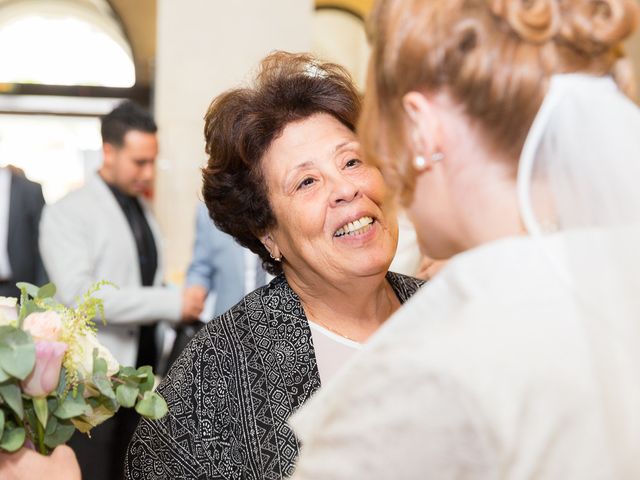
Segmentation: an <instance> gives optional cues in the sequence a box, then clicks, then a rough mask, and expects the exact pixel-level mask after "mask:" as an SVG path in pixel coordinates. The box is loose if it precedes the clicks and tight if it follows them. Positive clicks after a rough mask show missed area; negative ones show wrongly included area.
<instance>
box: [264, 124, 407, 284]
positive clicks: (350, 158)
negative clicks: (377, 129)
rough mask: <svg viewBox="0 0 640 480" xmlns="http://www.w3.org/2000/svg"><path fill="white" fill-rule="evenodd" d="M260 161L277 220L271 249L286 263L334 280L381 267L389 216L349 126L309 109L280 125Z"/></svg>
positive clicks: (377, 179)
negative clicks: (309, 113) (307, 114)
mask: <svg viewBox="0 0 640 480" xmlns="http://www.w3.org/2000/svg"><path fill="white" fill-rule="evenodd" d="M262 161H263V171H264V176H265V180H266V182H267V186H268V190H269V201H270V203H271V206H272V208H273V212H274V214H275V217H276V222H277V227H276V228H275V229H274V230H273V231H271V232H270V236H271V241H272V253H274V254H275V255H282V256H283V257H284V259H285V261H286V265H287V267H288V268H291V269H292V270H294V271H295V272H299V273H302V272H303V271H311V272H314V273H315V274H316V275H318V276H320V277H322V278H325V279H329V280H331V279H332V278H335V279H336V280H337V281H339V279H340V278H344V277H345V276H369V275H375V274H377V273H381V272H386V271H387V268H388V267H389V264H390V263H391V260H392V258H393V255H394V254H395V250H396V245H397V240H398V225H397V220H396V217H395V213H394V212H393V211H390V210H389V209H388V208H387V204H388V202H387V189H386V187H385V184H384V181H383V179H382V175H381V174H380V172H379V171H378V169H376V168H375V167H372V166H370V165H367V164H365V163H364V162H363V161H362V160H361V159H360V152H359V144H358V141H357V139H356V136H355V134H354V133H353V132H352V131H351V130H349V129H348V128H347V127H345V126H344V125H343V124H342V123H340V122H339V121H338V120H336V119H335V118H334V117H332V116H331V115H328V114H316V115H314V116H312V117H309V118H307V119H305V120H301V121H299V122H294V123H291V124H289V125H287V127H286V128H285V129H284V131H283V132H282V135H281V136H279V137H278V138H276V139H275V140H274V141H273V143H272V144H271V146H270V148H269V150H268V151H267V153H266V154H265V156H264V157H263V160H262ZM274 250H275V251H274ZM285 271H286V270H285Z"/></svg>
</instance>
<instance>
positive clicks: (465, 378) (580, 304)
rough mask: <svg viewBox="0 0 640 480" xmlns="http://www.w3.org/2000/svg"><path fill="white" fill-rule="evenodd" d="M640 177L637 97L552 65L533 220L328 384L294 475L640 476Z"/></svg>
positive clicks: (485, 251) (440, 279)
mask: <svg viewBox="0 0 640 480" xmlns="http://www.w3.org/2000/svg"><path fill="white" fill-rule="evenodd" d="M639 182H640V110H639V109H638V107H637V106H636V105H634V104H633V103H632V102H631V101H630V100H629V99H628V98H626V97H625V96H624V95H623V94H622V93H621V92H620V91H619V90H618V88H617V86H616V84H615V83H614V82H613V81H612V79H610V78H607V77H591V76H588V75H579V74H569V75H557V76H554V77H552V79H551V82H550V85H549V89H548V91H547V94H546V96H545V100H544V102H543V104H542V106H541V108H540V110H539V112H538V115H537V116H536V119H535V121H534V123H533V125H532V127H531V130H530V131H529V135H528V137H527V141H526V142H525V145H524V148H523V151H522V155H521V158H520V162H519V171H518V199H519V204H520V212H521V216H522V219H523V222H524V224H525V226H526V228H527V231H528V232H529V235H527V236H521V237H514V238H506V239H502V240H499V241H496V242H493V243H490V244H486V245H483V246H480V247H477V248H475V249H473V250H470V251H467V252H465V253H462V254H460V255H457V256H456V257H454V258H453V259H452V260H451V262H450V263H449V264H448V265H447V266H446V267H445V268H444V269H443V270H442V271H441V272H440V273H439V274H438V275H437V276H436V277H435V278H434V280H432V281H431V282H429V283H427V285H425V286H424V287H423V288H422V290H421V291H419V292H418V293H417V294H415V295H414V296H413V297H412V299H411V300H410V301H409V302H408V303H406V304H405V305H403V307H402V308H401V309H400V310H399V311H398V312H397V314H396V315H394V316H393V317H392V318H391V319H389V320H388V321H387V323H386V324H385V325H384V326H383V328H381V329H380V331H379V332H377V333H376V335H375V336H374V338H373V339H372V340H371V341H370V343H368V344H367V345H366V346H365V347H364V349H363V350H362V352H361V353H360V354H359V355H358V356H357V357H356V358H354V360H353V362H352V363H351V364H350V365H349V366H347V367H346V368H345V369H344V370H343V371H341V372H340V373H339V374H338V375H337V376H336V377H335V378H334V379H333V381H332V382H330V383H329V384H327V385H326V386H323V388H322V389H321V390H320V391H319V392H318V394H317V395H316V396H315V397H314V398H312V399H311V401H310V402H309V403H308V404H306V405H305V406H304V407H303V408H302V409H301V411H300V412H298V413H297V414H296V415H295V416H294V417H293V418H292V419H291V423H292V425H293V427H294V430H295V432H296V434H297V435H298V436H299V439H300V441H301V443H302V450H301V456H300V458H299V460H298V467H297V470H296V473H295V475H294V477H293V478H295V479H297V480H302V479H304V480H309V479H322V480H333V479H345V480H346V479H349V480H358V479H367V480H376V479H438V480H448V479H483V480H484V479H510V480H520V479H523V480H524V479H527V480H529V479H553V480H568V479H571V480H573V479H578V480H595V479H602V480H604V479H607V480H614V479H615V480H638V479H640V254H639V253H638V248H640V234H639V231H640V229H639V228H638V226H639V225H640V188H639V187H638V184H639ZM550 207H553V208H550ZM547 225H554V226H555V227H557V228H559V229H561V231H559V232H558V233H555V234H548V233H545V229H546V226H547Z"/></svg>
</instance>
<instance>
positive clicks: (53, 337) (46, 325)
mask: <svg viewBox="0 0 640 480" xmlns="http://www.w3.org/2000/svg"><path fill="white" fill-rule="evenodd" d="M22 329H23V330H25V331H27V332H29V333H30V334H31V335H32V336H33V338H34V339H35V340H45V341H48V342H57V341H58V340H59V339H60V332H61V331H62V318H61V317H60V315H59V314H58V313H56V312H52V311H47V312H35V313H32V314H30V315H29V316H27V318H25V319H24V322H23V324H22Z"/></svg>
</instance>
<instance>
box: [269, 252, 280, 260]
mask: <svg viewBox="0 0 640 480" xmlns="http://www.w3.org/2000/svg"><path fill="white" fill-rule="evenodd" d="M269 256H270V257H271V258H272V259H273V260H275V261H276V262H279V261H281V260H282V257H274V256H273V253H271V252H269Z"/></svg>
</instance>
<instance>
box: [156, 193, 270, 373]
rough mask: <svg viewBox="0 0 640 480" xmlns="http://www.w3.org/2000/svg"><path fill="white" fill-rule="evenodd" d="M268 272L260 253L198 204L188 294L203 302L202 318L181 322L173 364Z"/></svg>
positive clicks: (172, 351)
mask: <svg viewBox="0 0 640 480" xmlns="http://www.w3.org/2000/svg"><path fill="white" fill-rule="evenodd" d="M272 278H273V276H272V275H269V274H268V273H267V272H266V271H265V270H264V269H263V268H262V261H261V260H260V257H258V256H257V255H256V254H254V253H253V252H251V250H249V249H247V248H244V247H241V246H240V245H239V244H238V243H236V241H235V240H234V239H233V237H231V236H230V235H228V234H226V233H224V232H222V231H220V230H219V229H218V228H217V227H216V226H215V225H214V223H213V221H212V220H211V218H210V217H209V211H208V210H207V207H206V205H205V204H204V203H199V204H198V209H197V212H196V234H195V240H194V243H193V256H192V258H191V264H190V265H189V268H188V270H187V278H186V280H185V289H186V290H185V295H189V296H191V297H193V299H194V301H195V302H197V303H200V304H203V305H204V308H203V310H202V313H201V314H200V320H201V321H197V322H194V323H192V324H188V325H179V326H178V327H177V331H176V337H175V339H174V341H173V347H172V349H171V352H170V354H169V357H168V360H167V362H166V365H167V366H166V367H165V368H168V367H170V366H171V365H172V364H173V362H174V361H175V359H176V358H177V357H178V355H179V354H180V352H182V350H184V347H186V345H187V343H188V342H189V340H190V339H191V338H192V337H193V336H194V335H195V333H196V332H197V331H198V330H199V329H200V328H202V327H203V326H204V324H205V323H206V322H208V321H210V320H211V319H213V318H215V317H217V316H219V315H222V314H223V313H224V312H226V311H227V310H229V309H230V308H231V307H232V306H233V305H235V304H236V303H237V302H239V301H240V299H241V298H242V297H244V296H245V295H246V294H248V293H250V292H252V291H253V290H255V289H256V288H259V287H261V286H263V285H264V284H265V283H266V282H267V280H271V279H272Z"/></svg>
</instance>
